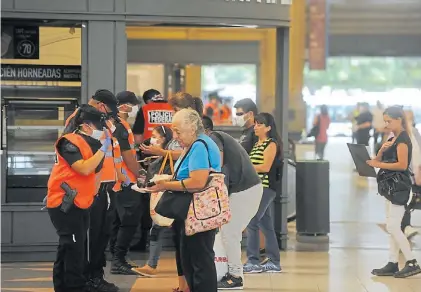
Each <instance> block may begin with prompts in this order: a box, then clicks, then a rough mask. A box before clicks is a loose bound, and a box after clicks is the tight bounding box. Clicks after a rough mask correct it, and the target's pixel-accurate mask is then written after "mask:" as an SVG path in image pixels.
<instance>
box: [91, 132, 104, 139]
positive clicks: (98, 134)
mask: <svg viewBox="0 0 421 292" xmlns="http://www.w3.org/2000/svg"><path fill="white" fill-rule="evenodd" d="M103 136H104V131H100V130H92V135H91V137H92V138H94V139H95V140H101V138H102V137H103Z"/></svg>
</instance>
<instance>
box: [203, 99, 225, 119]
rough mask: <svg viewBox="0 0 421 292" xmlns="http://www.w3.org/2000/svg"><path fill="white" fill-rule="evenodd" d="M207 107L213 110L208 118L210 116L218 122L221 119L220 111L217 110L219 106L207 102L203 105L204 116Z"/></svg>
mask: <svg viewBox="0 0 421 292" xmlns="http://www.w3.org/2000/svg"><path fill="white" fill-rule="evenodd" d="M208 108H211V109H212V110H213V115H212V116H211V117H209V118H211V119H212V121H213V122H219V121H220V120H221V112H220V111H219V108H218V107H217V106H216V105H214V104H213V103H208V104H207V105H206V107H205V112H204V113H203V114H204V115H205V116H206V112H207V109H208Z"/></svg>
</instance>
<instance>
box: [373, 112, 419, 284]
mask: <svg viewBox="0 0 421 292" xmlns="http://www.w3.org/2000/svg"><path fill="white" fill-rule="evenodd" d="M383 119H384V122H385V128H386V130H388V131H390V132H392V133H393V137H392V138H390V139H388V141H387V142H386V143H384V144H383V146H382V147H381V149H380V150H379V152H378V154H377V156H376V157H375V158H374V159H372V160H368V161H367V164H368V165H370V166H372V167H376V168H379V172H378V173H377V181H378V184H379V187H378V189H379V194H380V195H382V196H384V197H385V198H386V200H387V201H386V204H387V214H386V228H387V231H388V232H389V243H390V246H389V262H388V263H387V264H386V266H384V267H383V268H380V269H374V270H373V271H372V274H373V275H376V276H393V277H395V278H406V277H410V276H413V275H416V274H419V273H421V268H420V266H419V265H418V262H417V260H416V259H415V256H414V254H413V253H412V251H411V246H410V244H409V241H408V239H407V238H406V236H405V234H404V233H403V232H402V230H401V222H402V218H403V216H404V214H405V211H406V204H407V202H408V200H409V196H410V190H411V178H410V171H409V168H410V163H411V159H412V143H411V139H410V136H409V131H410V125H409V124H408V123H407V120H406V116H405V112H404V110H403V109H402V107H400V106H392V107H389V108H387V109H386V110H385V111H384V114H383ZM399 251H402V253H403V255H404V257H405V259H406V264H405V266H404V267H403V269H401V270H399V265H398V262H399Z"/></svg>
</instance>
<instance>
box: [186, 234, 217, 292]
mask: <svg viewBox="0 0 421 292" xmlns="http://www.w3.org/2000/svg"><path fill="white" fill-rule="evenodd" d="M215 235H216V230H211V231H206V232H201V233H197V234H195V235H192V236H186V235H185V234H183V235H182V236H181V263H182V267H183V271H184V276H185V277H186V280H187V284H188V285H189V288H190V291H191V292H217V291H218V287H217V280H216V267H215V252H214V251H213V245H214V243H215Z"/></svg>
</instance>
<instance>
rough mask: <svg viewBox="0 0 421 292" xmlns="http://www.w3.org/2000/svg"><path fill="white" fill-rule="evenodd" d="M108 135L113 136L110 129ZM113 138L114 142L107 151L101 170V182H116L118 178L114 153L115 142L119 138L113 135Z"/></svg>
mask: <svg viewBox="0 0 421 292" xmlns="http://www.w3.org/2000/svg"><path fill="white" fill-rule="evenodd" d="M107 131H108V130H107ZM108 135H110V136H111V132H110V131H108ZM111 139H112V142H113V143H112V144H111V145H110V146H109V147H108V149H107V152H105V157H104V165H103V166H102V170H101V182H114V181H116V178H117V173H116V168H115V162H114V153H113V148H114V144H115V142H116V141H117V139H116V138H114V137H112V138H111ZM117 144H118V142H117Z"/></svg>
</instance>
